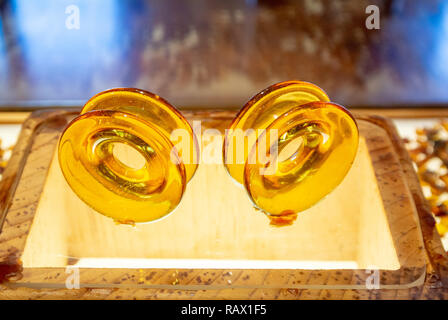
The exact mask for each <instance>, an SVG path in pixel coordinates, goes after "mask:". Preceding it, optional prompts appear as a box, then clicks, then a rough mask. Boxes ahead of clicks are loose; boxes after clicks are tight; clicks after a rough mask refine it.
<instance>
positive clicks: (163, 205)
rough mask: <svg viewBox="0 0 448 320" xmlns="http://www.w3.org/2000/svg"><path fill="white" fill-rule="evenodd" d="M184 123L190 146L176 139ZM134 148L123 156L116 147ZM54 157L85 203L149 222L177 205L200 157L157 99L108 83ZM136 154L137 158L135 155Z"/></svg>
mask: <svg viewBox="0 0 448 320" xmlns="http://www.w3.org/2000/svg"><path fill="white" fill-rule="evenodd" d="M176 129H183V132H186V133H187V137H185V136H184V138H185V139H187V140H188V141H187V145H188V146H189V150H188V148H184V150H182V149H180V148H176V146H178V145H185V144H182V142H179V138H180V139H182V136H180V137H179V136H178V135H177V136H176V141H173V140H174V139H173V138H172V135H171V133H172V132H173V131H174V130H176ZM123 148H125V149H126V148H127V149H128V150H127V152H128V154H129V153H134V157H133V161H131V162H130V163H127V162H126V161H123V159H120V158H119V157H117V152H116V151H117V150H119V149H123ZM58 155H59V164H60V167H61V169H62V173H63V175H64V177H65V179H66V180H67V182H68V184H69V185H70V187H71V188H72V189H73V191H74V192H75V193H76V194H77V195H78V196H79V198H81V199H82V200H83V201H84V202H85V203H86V204H88V205H89V206H90V207H92V208H94V209H95V210H96V211H98V212H100V213H102V214H104V215H105V216H108V217H111V218H113V219H114V220H115V221H117V222H119V223H128V224H133V223H138V222H148V221H153V220H156V219H159V218H162V217H163V216H165V215H167V214H168V213H170V212H171V211H172V210H173V209H174V208H176V206H177V205H178V204H179V202H180V200H181V198H182V195H183V193H184V190H185V186H186V184H187V182H188V181H189V180H190V179H191V178H192V177H193V175H194V173H195V171H196V168H197V164H198V157H199V154H198V144H197V141H196V137H195V136H194V133H193V130H192V128H191V127H190V125H189V124H188V122H187V121H186V120H185V118H184V117H183V116H182V115H181V114H180V113H179V112H178V111H177V110H176V109H175V108H174V107H173V106H171V105H170V104H169V103H168V102H166V101H164V100H163V99H162V98H160V97H158V96H156V95H154V94H152V93H149V92H146V91H142V90H138V89H112V90H108V91H105V92H102V93H100V94H98V95H96V96H94V97H93V98H92V99H90V100H89V101H88V102H87V103H86V104H85V106H84V108H83V109H82V111H81V114H80V115H79V116H78V117H77V118H75V119H74V120H73V121H72V122H71V123H70V124H69V125H68V126H67V128H66V129H65V131H64V132H63V134H62V136H61V138H60V141H59V150H58ZM138 159H140V161H138Z"/></svg>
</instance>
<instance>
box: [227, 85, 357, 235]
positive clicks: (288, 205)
mask: <svg viewBox="0 0 448 320" xmlns="http://www.w3.org/2000/svg"><path fill="white" fill-rule="evenodd" d="M329 100H330V99H329V98H328V96H327V94H326V93H325V92H324V91H323V90H322V89H320V88H319V87H317V86H315V85H313V84H311V83H307V82H302V81H287V82H282V83H278V84H275V85H273V86H270V87H269V88H267V89H265V90H263V91H262V92H260V93H259V94H257V95H256V96H255V97H253V98H252V99H251V100H250V101H249V102H248V103H247V104H246V105H245V106H244V107H243V108H242V109H241V111H240V112H239V113H238V114H237V116H236V117H235V119H234V120H233V122H232V124H231V127H230V129H229V130H227V132H226V136H225V142H224V146H223V158H224V159H223V160H224V165H225V168H226V169H227V171H228V173H229V174H230V176H231V177H232V178H233V179H235V180H236V181H237V182H238V183H240V184H242V185H244V187H245V189H246V191H247V193H248V195H249V197H250V199H251V200H252V202H253V204H254V206H255V207H256V208H258V209H260V210H261V211H263V212H264V213H265V214H266V215H267V216H268V217H269V218H270V219H271V224H273V225H279V226H280V225H289V224H291V223H293V222H294V220H295V219H296V217H297V213H299V212H301V211H303V210H305V209H308V208H309V207H311V206H313V205H314V204H316V203H317V202H318V201H319V200H321V199H322V198H323V197H325V196H326V195H327V194H329V193H330V192H331V191H332V190H333V189H334V188H336V187H337V186H338V185H339V184H340V183H341V181H342V180H343V179H344V177H345V175H346V174H347V172H348V171H349V169H350V167H351V165H352V163H353V161H354V158H355V155H356V152H357V149H358V128H357V125H356V122H355V120H354V118H353V116H352V115H351V114H350V112H349V111H348V110H347V109H345V108H344V107H342V106H340V105H337V104H335V103H332V102H329ZM253 128H255V129H257V130H253ZM241 132H244V133H245V134H244V144H245V146H246V147H245V148H241ZM272 132H275V135H272ZM273 137H274V138H273ZM266 146H267V147H266ZM260 150H262V152H260ZM242 152H244V153H242ZM242 154H243V157H242V158H243V159H244V161H242V162H241V161H240V159H241V155H242ZM260 155H261V156H260Z"/></svg>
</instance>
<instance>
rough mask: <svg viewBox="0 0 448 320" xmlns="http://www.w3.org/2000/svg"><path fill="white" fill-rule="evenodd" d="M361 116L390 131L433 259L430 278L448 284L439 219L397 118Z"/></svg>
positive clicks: (447, 263)
mask: <svg viewBox="0 0 448 320" xmlns="http://www.w3.org/2000/svg"><path fill="white" fill-rule="evenodd" d="M447 115H448V114H447ZM359 119H367V120H368V121H371V122H373V123H375V124H377V125H379V126H381V127H382V128H383V129H384V130H386V131H387V132H388V134H389V136H390V138H391V141H392V143H393V144H394V147H395V149H396V151H397V153H398V155H399V156H400V162H401V166H402V168H403V171H404V172H405V176H406V179H407V181H408V185H409V188H410V191H411V193H412V196H413V198H414V203H415V206H416V208H417V212H418V215H419V220H420V227H421V230H422V235H423V242H424V245H425V249H426V253H427V256H428V261H429V263H428V270H427V272H428V277H427V280H428V281H429V283H430V285H432V286H435V287H438V286H442V285H444V286H445V287H447V288H448V254H447V252H446V251H445V250H444V248H443V245H442V241H441V239H440V236H439V234H438V232H437V229H436V222H435V219H434V217H433V215H432V213H431V208H430V206H429V203H428V202H427V201H426V199H425V197H424V195H423V192H422V189H421V185H420V182H419V178H418V176H417V173H416V172H415V170H414V167H413V165H412V160H411V157H410V156H409V153H408V152H407V150H406V147H405V146H404V142H403V140H402V139H401V138H400V135H399V134H398V132H397V129H396V127H395V125H394V124H393V121H392V120H390V119H387V118H384V117H381V116H359Z"/></svg>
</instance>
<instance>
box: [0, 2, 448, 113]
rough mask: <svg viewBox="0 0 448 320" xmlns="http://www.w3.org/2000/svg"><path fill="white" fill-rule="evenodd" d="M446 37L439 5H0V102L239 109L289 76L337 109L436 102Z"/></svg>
mask: <svg viewBox="0 0 448 320" xmlns="http://www.w3.org/2000/svg"><path fill="white" fill-rule="evenodd" d="M371 4H374V5H377V6H378V8H379V9H380V13H381V15H380V28H381V29H379V30H375V29H373V30H368V29H367V28H366V25H365V21H366V19H367V17H368V16H369V14H366V7H367V6H369V5H371ZM73 8H74V9H73ZM75 11H76V12H75ZM74 15H75V16H74ZM76 15H77V16H76ZM76 20H77V21H76ZM76 22H79V23H76ZM447 39H448V1H445V0H425V1H420V0H382V1H375V0H331V1H330V0H297V1H292V0H291V1H290V0H258V1H257V0H226V1H222V0H169V1H163V0H153V1H145V0H127V1H119V0H95V1H91V0H58V1H55V0H39V1H32V0H0V108H2V107H3V108H9V109H11V108H13V107H36V106H69V105H70V106H78V105H82V104H83V103H84V102H85V101H86V100H87V99H88V98H90V97H91V96H92V95H94V94H96V93H98V92H100V91H103V90H105V89H108V88H111V87H121V86H125V87H138V88H141V89H146V90H149V91H153V92H156V93H157V94H159V95H161V96H162V97H165V98H166V99H167V100H168V101H170V102H171V103H173V104H175V105H176V106H179V107H234V108H239V107H241V106H242V105H243V104H244V103H245V102H246V101H247V100H248V99H249V98H250V97H251V96H253V95H254V94H255V93H257V92H258V91H260V90H261V89H263V88H265V87H267V86H269V85H270V84H273V83H275V82H280V81H284V80H290V79H298V80H306V81H310V82H313V83H315V84H318V85H319V86H321V87H322V88H323V89H324V90H326V91H327V93H328V94H329V95H330V97H331V98H332V100H333V101H335V102H338V103H340V104H343V105H345V106H347V107H359V106H361V107H375V108H376V107H391V106H400V107H403V106H404V107H419V106H420V107H421V106H434V105H437V106H440V105H445V104H446V103H447V102H448V88H447V83H448V41H447Z"/></svg>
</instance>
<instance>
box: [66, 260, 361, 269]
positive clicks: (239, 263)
mask: <svg viewBox="0 0 448 320" xmlns="http://www.w3.org/2000/svg"><path fill="white" fill-rule="evenodd" d="M75 266H77V267H79V268H126V269H138V268H154V269H308V270H314V269H315V270H317V269H325V270H327V269H358V264H357V263H356V262H355V261H287V260H277V261H276V260H218V259H216V260H212V259H126V258H82V259H79V261H78V263H77V264H76V265H75Z"/></svg>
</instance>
